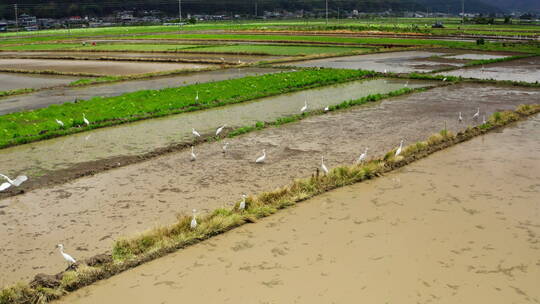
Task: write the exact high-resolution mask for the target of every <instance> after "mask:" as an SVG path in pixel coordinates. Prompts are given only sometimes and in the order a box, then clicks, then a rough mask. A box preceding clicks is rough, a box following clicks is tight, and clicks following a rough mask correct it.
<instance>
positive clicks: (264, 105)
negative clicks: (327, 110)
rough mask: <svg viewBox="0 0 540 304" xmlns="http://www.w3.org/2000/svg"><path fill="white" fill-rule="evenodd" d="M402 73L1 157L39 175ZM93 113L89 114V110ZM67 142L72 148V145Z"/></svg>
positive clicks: (335, 100)
mask: <svg viewBox="0 0 540 304" xmlns="http://www.w3.org/2000/svg"><path fill="white" fill-rule="evenodd" d="M405 83H406V81H405V80H401V79H396V80H394V79H388V80H385V79H376V80H368V81H356V82H350V83H345V84H340V85H334V86H328V87H323V88H317V89H311V90H304V91H300V92H295V93H290V94H282V95H278V96H273V97H267V98H261V99H257V100H253V101H249V102H243V103H239V104H235V105H231V106H226V107H218V108H213V109H209V110H204V111H196V112H188V113H184V114H178V115H171V116H167V117H164V118H157V119H150V120H143V121H139V122H134V123H129V124H124V125H120V126H117V127H110V128H102V129H95V130H92V131H89V132H83V133H79V134H74V135H70V136H64V137H58V138H54V139H50V140H45V141H39V142H35V143H31V144H26V145H22V146H16V147H12V148H7V149H2V150H0V162H6V163H10V164H11V165H10V168H9V171H8V173H9V174H16V173H18V172H26V174H30V175H34V176H36V175H40V174H43V173H44V172H47V171H55V170H61V169H67V168H69V167H72V166H75V165H77V164H78V163H84V162H90V161H96V160H100V159H107V158H112V157H118V156H130V155H140V154H143V153H147V152H152V151H155V150H156V149H159V148H165V147H168V146H171V145H173V144H176V143H186V142H191V141H192V140H193V135H192V133H191V129H192V128H195V129H197V131H199V132H200V133H201V134H209V135H213V133H214V132H215V130H216V129H217V128H218V127H220V126H222V125H227V127H228V128H235V127H242V126H246V125H254V124H255V123H256V122H258V121H274V120H276V119H277V118H280V117H283V116H288V115H292V114H298V113H300V108H301V107H302V106H303V105H304V102H305V101H307V102H308V104H309V110H316V109H324V107H326V106H329V105H334V104H339V103H341V102H343V101H346V100H350V99H358V98H361V97H364V96H367V95H370V94H384V93H388V92H391V91H395V90H398V89H400V88H403V87H404V85H405ZM430 85H432V83H430V82H424V81H409V84H408V86H409V87H410V88H417V87H427V86H430ZM89 118H90V119H91V117H90V116H89ZM68 147H69V148H68Z"/></svg>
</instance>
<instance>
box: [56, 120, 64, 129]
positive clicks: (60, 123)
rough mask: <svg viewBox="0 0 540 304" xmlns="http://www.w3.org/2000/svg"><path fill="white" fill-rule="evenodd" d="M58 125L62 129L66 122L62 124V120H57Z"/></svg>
mask: <svg viewBox="0 0 540 304" xmlns="http://www.w3.org/2000/svg"><path fill="white" fill-rule="evenodd" d="M56 123H57V124H59V125H60V126H61V127H62V128H63V127H64V122H62V121H61V120H58V119H57V118H56Z"/></svg>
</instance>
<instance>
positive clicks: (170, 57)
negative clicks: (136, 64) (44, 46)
mask: <svg viewBox="0 0 540 304" xmlns="http://www.w3.org/2000/svg"><path fill="white" fill-rule="evenodd" d="M21 57H22V58H40V59H55V58H62V57H69V58H81V59H86V58H88V59H95V60H100V59H107V58H119V59H125V60H129V59H147V60H163V61H175V60H178V61H181V60H187V61H189V60H197V61H210V62H214V61H224V62H228V63H238V61H240V62H242V63H254V62H259V61H268V60H275V59H279V58H283V56H262V55H245V54H200V53H159V52H152V53H148V52H139V53H137V52H131V51H130V52H0V58H21Z"/></svg>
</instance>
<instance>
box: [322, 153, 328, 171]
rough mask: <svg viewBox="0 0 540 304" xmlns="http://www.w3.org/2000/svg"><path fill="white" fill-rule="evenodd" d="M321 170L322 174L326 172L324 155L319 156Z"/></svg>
mask: <svg viewBox="0 0 540 304" xmlns="http://www.w3.org/2000/svg"><path fill="white" fill-rule="evenodd" d="M321 170H323V172H324V174H328V168H326V165H325V164H324V156H321Z"/></svg>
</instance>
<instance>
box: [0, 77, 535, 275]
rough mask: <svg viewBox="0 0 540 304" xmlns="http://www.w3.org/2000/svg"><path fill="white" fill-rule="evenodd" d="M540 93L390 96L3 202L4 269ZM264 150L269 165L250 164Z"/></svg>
mask: <svg viewBox="0 0 540 304" xmlns="http://www.w3.org/2000/svg"><path fill="white" fill-rule="evenodd" d="M539 98H540V90H534V89H523V88H517V87H494V86H482V85H473V84H460V85H456V86H453V87H444V88H437V89H434V90H430V91H427V92H423V93H420V94H415V95H410V96H403V97H399V98H394V99H391V100H386V101H384V102H382V103H379V104H373V105H370V106H366V107H357V108H354V109H351V110H349V111H342V112H336V113H332V114H329V115H323V116H317V117H311V118H308V119H305V120H303V121H301V122H299V123H294V124H289V125H285V126H282V127H280V128H270V129H266V130H262V131H259V132H254V133H250V134H247V135H245V136H241V137H237V138H235V139H232V140H230V141H229V142H230V146H229V153H227V154H226V155H223V154H222V153H221V144H222V143H221V142H219V143H208V144H202V145H199V146H198V147H197V150H198V151H197V152H198V160H197V161H196V162H190V161H189V152H188V151H180V152H178V153H171V154H167V155H164V156H161V157H157V158H154V159H151V160H149V161H145V162H141V163H138V164H135V165H131V166H127V167H123V168H119V169H114V170H110V171H106V172H103V173H101V174H96V175H94V176H90V177H85V178H81V179H78V180H75V181H73V182H70V183H67V184H64V185H60V186H56V187H52V188H49V189H41V190H35V191H31V192H28V193H25V194H23V195H19V196H16V197H12V198H8V199H4V200H1V201H0V222H2V226H3V227H4V229H2V230H0V239H2V240H3V241H4V242H3V246H2V248H1V249H0V272H2V273H4V274H6V275H5V276H2V280H3V282H0V285H1V284H2V283H4V284H5V283H8V282H13V281H16V280H19V279H23V278H28V277H29V276H31V275H33V274H35V273H36V272H46V273H55V272H57V271H59V270H61V269H62V268H63V266H64V263H63V261H62V259H61V258H60V257H59V256H58V252H57V251H56V250H55V248H54V245H55V244H57V243H59V242H62V243H64V244H65V245H66V249H68V248H69V249H70V250H69V252H70V253H72V254H73V255H74V256H75V257H77V258H83V257H88V256H91V255H93V254H96V253H101V252H103V251H105V250H107V249H109V248H111V243H112V242H113V240H114V239H116V238H117V237H119V236H121V235H132V234H134V233H136V232H139V231H143V230H145V229H148V228H151V227H153V226H154V225H156V224H165V223H169V222H171V221H173V220H174V219H175V214H176V213H177V212H190V211H191V209H193V208H196V209H198V210H201V211H203V212H204V211H208V210H211V209H214V208H216V207H220V206H222V205H224V204H229V203H233V202H235V201H237V200H238V199H239V197H240V196H241V194H242V193H248V194H250V193H259V192H261V191H264V190H271V189H274V188H276V187H278V186H281V185H283V184H285V183H288V182H289V181H290V180H292V179H293V178H296V177H304V176H309V175H310V174H311V173H312V172H313V171H314V170H315V168H317V167H318V166H319V162H320V156H321V155H323V154H324V155H325V159H326V165H327V166H329V167H334V166H336V165H339V164H345V163H351V162H352V161H353V160H354V159H355V158H356V157H358V155H359V152H360V151H362V150H363V149H364V147H366V146H367V147H369V148H370V151H369V153H370V155H371V156H373V155H381V154H382V153H384V152H386V151H388V150H389V149H391V148H393V147H395V146H396V145H397V144H398V143H399V140H401V139H402V138H405V140H406V141H405V143H410V142H415V141H418V140H423V139H425V138H426V137H427V136H428V135H430V134H432V133H433V132H434V131H436V130H440V129H442V128H443V127H444V124H445V121H446V122H447V127H448V128H449V129H451V130H455V129H458V128H459V129H460V128H464V127H466V124H463V125H458V123H457V113H458V111H462V112H463V115H464V116H465V119H466V123H467V124H468V123H472V121H471V119H470V117H471V116H472V114H473V113H474V112H475V111H476V107H477V106H480V107H481V111H482V113H484V111H487V112H488V114H489V113H492V112H493V111H496V110H501V109H513V108H515V106H516V105H518V104H522V103H536V102H538V100H539ZM263 148H266V150H267V152H268V160H267V163H266V164H264V165H255V164H254V163H253V161H254V159H255V158H256V157H257V156H258V155H259V154H260V153H261V150H262V149H263Z"/></svg>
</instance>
